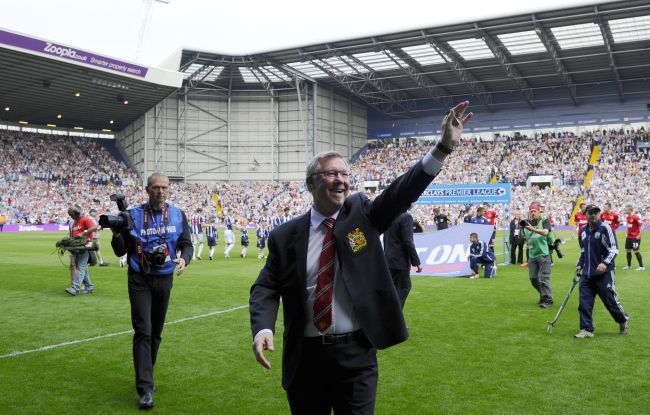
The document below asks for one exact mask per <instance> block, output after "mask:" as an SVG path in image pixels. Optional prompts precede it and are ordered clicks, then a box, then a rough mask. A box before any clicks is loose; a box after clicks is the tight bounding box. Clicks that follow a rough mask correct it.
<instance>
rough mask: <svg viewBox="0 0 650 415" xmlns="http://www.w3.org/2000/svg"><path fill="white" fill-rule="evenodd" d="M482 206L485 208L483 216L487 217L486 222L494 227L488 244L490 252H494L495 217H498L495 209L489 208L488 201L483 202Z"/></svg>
mask: <svg viewBox="0 0 650 415" xmlns="http://www.w3.org/2000/svg"><path fill="white" fill-rule="evenodd" d="M483 208H484V209H485V213H484V214H483V217H484V218H485V219H487V220H488V223H489V224H490V225H492V226H493V227H494V231H492V237H491V238H490V244H489V245H490V249H491V250H492V252H494V238H495V237H496V235H497V218H498V217H499V214H498V213H497V211H496V210H494V209H490V204H489V203H488V202H483Z"/></svg>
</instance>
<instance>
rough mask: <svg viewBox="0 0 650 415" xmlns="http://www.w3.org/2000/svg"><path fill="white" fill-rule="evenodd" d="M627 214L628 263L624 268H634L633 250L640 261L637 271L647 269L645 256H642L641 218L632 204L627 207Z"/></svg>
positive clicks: (626, 247) (626, 246)
mask: <svg viewBox="0 0 650 415" xmlns="http://www.w3.org/2000/svg"><path fill="white" fill-rule="evenodd" d="M625 214H626V215H627V219H626V221H627V238H626V239H625V250H626V251H627V265H626V266H625V267H623V269H630V268H632V251H634V255H635V256H636V260H637V261H639V267H638V268H637V269H636V270H635V271H645V267H644V266H643V258H641V252H639V248H640V247H641V218H640V217H639V215H637V214H635V213H634V210H633V209H632V205H627V206H626V207H625Z"/></svg>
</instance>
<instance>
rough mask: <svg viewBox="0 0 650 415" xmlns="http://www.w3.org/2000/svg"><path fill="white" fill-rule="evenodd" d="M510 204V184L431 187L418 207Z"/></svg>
mask: <svg viewBox="0 0 650 415" xmlns="http://www.w3.org/2000/svg"><path fill="white" fill-rule="evenodd" d="M483 202H488V203H490V204H500V203H505V204H510V183H495V184H454V185H444V184H443V185H433V184H432V185H429V186H428V187H427V188H426V190H425V191H424V192H423V193H422V196H420V198H419V199H418V201H417V202H416V203H417V204H418V205H454V204H470V203H483Z"/></svg>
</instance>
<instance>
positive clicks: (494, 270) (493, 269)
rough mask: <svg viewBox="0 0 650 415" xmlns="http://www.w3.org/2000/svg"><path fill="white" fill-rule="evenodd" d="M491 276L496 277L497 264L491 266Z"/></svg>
mask: <svg viewBox="0 0 650 415" xmlns="http://www.w3.org/2000/svg"><path fill="white" fill-rule="evenodd" d="M492 276H493V277H496V276H497V266H496V265H495V266H494V268H492Z"/></svg>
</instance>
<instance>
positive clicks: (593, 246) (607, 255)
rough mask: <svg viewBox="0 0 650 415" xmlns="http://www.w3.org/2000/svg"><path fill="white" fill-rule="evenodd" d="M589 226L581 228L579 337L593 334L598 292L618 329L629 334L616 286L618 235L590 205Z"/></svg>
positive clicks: (586, 212)
mask: <svg viewBox="0 0 650 415" xmlns="http://www.w3.org/2000/svg"><path fill="white" fill-rule="evenodd" d="M585 214H586V215H587V222H588V225H587V226H585V227H584V228H583V229H582V231H580V240H581V242H582V249H581V251H580V259H578V264H577V265H576V272H581V273H582V277H581V278H580V306H579V307H578V311H579V312H580V332H579V333H578V334H576V335H575V337H576V338H579V339H585V338H590V337H594V324H593V319H592V317H591V313H592V311H593V309H594V300H595V298H596V294H598V296H599V297H600V299H601V300H602V301H603V304H604V305H605V308H607V310H608V311H609V313H610V314H611V315H612V317H613V318H614V320H615V321H616V322H617V323H618V325H619V332H620V333H621V334H627V331H628V325H627V320H628V316H627V314H626V313H625V311H623V306H621V303H620V302H619V300H618V294H617V293H616V287H615V285H614V258H616V254H618V246H617V244H616V237H615V236H614V232H613V231H612V228H611V227H610V226H609V225H608V224H606V223H603V222H602V221H601V220H600V208H599V207H598V206H595V205H589V206H587V209H586V210H585Z"/></svg>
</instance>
